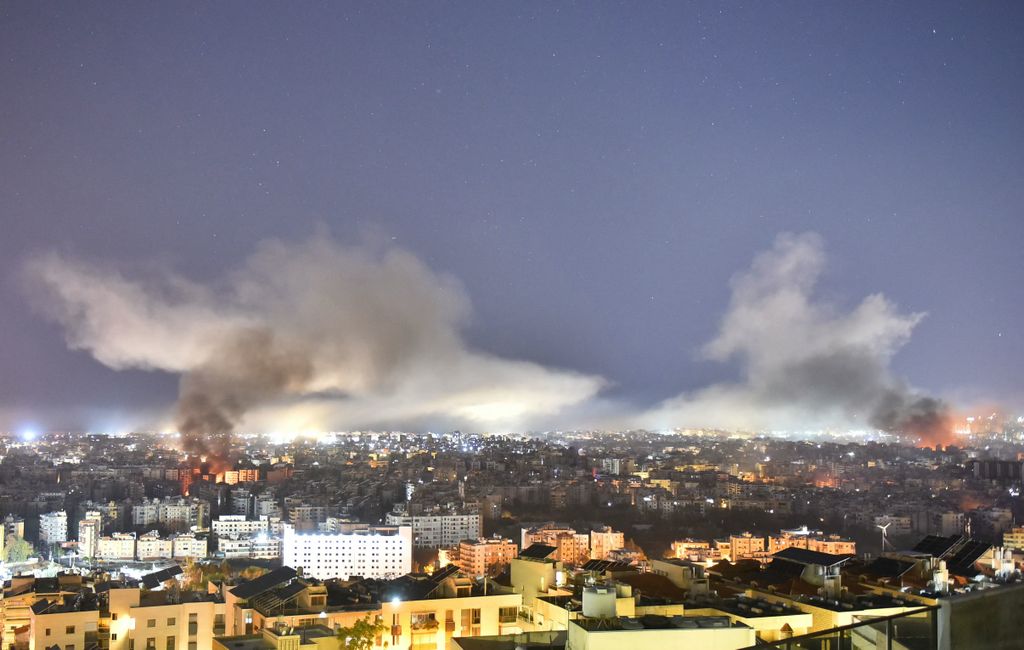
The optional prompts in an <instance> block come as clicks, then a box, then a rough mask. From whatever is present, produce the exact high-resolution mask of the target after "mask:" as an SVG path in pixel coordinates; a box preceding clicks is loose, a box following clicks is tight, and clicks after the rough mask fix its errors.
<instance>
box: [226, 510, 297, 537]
mask: <svg viewBox="0 0 1024 650" xmlns="http://www.w3.org/2000/svg"><path fill="white" fill-rule="evenodd" d="M283 525H284V524H283V523H282V522H281V520H280V519H278V518H277V517H260V518H259V519H258V520H256V521H253V520H251V519H247V518H246V517H245V516H243V515H221V516H220V517H218V518H217V519H216V520H215V521H214V522H213V524H212V525H211V528H212V529H213V533H214V534H215V535H217V536H221V535H224V536H227V537H251V536H254V535H277V536H280V535H281V534H282V532H283Z"/></svg>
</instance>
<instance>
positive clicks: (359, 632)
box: [338, 615, 384, 650]
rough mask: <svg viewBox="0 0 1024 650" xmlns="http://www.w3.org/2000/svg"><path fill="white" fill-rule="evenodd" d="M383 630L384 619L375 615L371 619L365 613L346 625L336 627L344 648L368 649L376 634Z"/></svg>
mask: <svg viewBox="0 0 1024 650" xmlns="http://www.w3.org/2000/svg"><path fill="white" fill-rule="evenodd" d="M383 632H384V621H382V620H380V619H379V618H377V617H374V618H373V620H371V619H370V616H369V615H367V616H366V618H362V619H359V620H358V621H356V622H355V623H353V624H352V625H350V626H348V627H339V628H338V639H339V640H340V641H341V647H342V648H345V650H370V649H371V648H373V645H374V641H375V640H376V639H377V635H378V634H381V633H383Z"/></svg>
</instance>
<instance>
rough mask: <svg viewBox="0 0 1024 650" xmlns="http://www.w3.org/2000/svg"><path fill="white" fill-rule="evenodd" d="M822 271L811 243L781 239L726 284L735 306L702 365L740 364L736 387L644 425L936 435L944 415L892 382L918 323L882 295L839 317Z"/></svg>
mask: <svg viewBox="0 0 1024 650" xmlns="http://www.w3.org/2000/svg"><path fill="white" fill-rule="evenodd" d="M824 265H825V254H824V250H823V245H822V242H821V239H820V238H819V237H818V236H816V235H814V234H801V235H788V234H787V235H780V236H779V237H778V239H777V240H776V242H775V246H774V247H773V248H772V249H771V250H770V251H767V252H765V253H762V254H761V255H759V256H758V257H757V258H756V259H755V260H754V262H753V264H752V265H751V267H750V269H748V270H747V271H745V272H743V273H740V274H739V275H737V276H735V277H734V278H733V280H732V283H731V284H732V300H731V302H730V305H729V309H728V311H727V313H726V314H725V316H724V318H723V319H722V323H721V326H720V328H719V332H718V335H717V336H716V337H715V339H714V340H712V341H711V342H710V343H708V344H707V345H706V346H705V347H704V349H703V352H704V355H705V356H706V358H708V359H710V360H715V361H737V362H739V365H740V367H741V368H742V379H741V381H739V382H736V383H727V384H718V385H714V386H710V387H707V388H704V389H702V390H699V391H696V392H693V393H688V394H683V395H680V396H678V397H675V398H672V399H669V400H667V401H665V402H664V403H662V404H661V405H659V407H658V408H656V409H655V410H654V411H652V412H650V413H648V414H647V415H646V416H644V418H643V419H644V421H645V424H646V425H647V426H651V427H655V428H669V427H708V428H720V429H733V430H735V429H740V430H755V431H756V430H766V429H775V430H781V429H809V428H817V427H822V426H837V427H853V428H862V429H868V428H878V429H885V430H900V431H907V432H910V433H916V434H919V435H922V436H924V437H931V436H936V437H937V436H939V435H941V430H942V428H943V427H944V426H945V424H946V422H945V417H946V416H945V407H944V405H943V404H942V403H941V402H939V401H938V400H935V399H932V398H929V397H926V396H922V395H920V394H918V393H917V392H915V391H914V390H912V389H911V388H909V387H908V386H907V385H906V384H905V383H904V382H903V381H902V380H900V379H898V378H896V377H894V376H893V375H892V373H891V372H890V370H889V362H890V360H891V358H892V356H893V354H895V353H896V351H897V350H899V349H900V347H901V346H903V345H904V344H905V343H906V342H907V341H908V340H909V338H910V335H911V333H912V332H913V330H914V327H915V326H916V325H917V324H918V323H919V322H920V321H921V319H922V318H923V317H924V314H921V313H910V314H906V313H901V312H900V311H899V310H898V309H897V308H896V307H895V306H894V305H893V304H892V303H891V302H889V301H888V300H887V299H886V298H885V297H884V296H882V295H880V294H874V295H871V296H868V297H867V298H865V299H864V300H863V301H862V302H861V303H860V304H859V305H858V306H857V307H855V308H854V309H852V310H850V311H843V310H842V309H840V308H838V307H836V306H835V305H832V304H829V303H827V302H824V301H822V300H819V299H817V298H816V297H815V295H814V288H815V285H816V283H817V281H818V278H819V277H820V275H821V272H822V270H823V268H824Z"/></svg>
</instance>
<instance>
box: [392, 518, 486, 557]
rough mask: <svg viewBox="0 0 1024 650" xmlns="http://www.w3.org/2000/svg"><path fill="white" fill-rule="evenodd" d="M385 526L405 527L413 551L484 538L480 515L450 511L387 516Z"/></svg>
mask: <svg viewBox="0 0 1024 650" xmlns="http://www.w3.org/2000/svg"><path fill="white" fill-rule="evenodd" d="M385 522H386V523H387V525H388V526H408V527H409V528H410V529H411V530H412V537H413V544H414V545H415V547H416V548H444V547H450V546H456V545H458V544H459V542H461V541H462V540H464V539H477V538H479V537H481V536H482V535H483V518H482V517H481V516H480V513H479V511H450V512H445V513H441V512H438V513H433V514H424V515H410V514H407V513H403V512H389V513H388V515H387V517H386V519H385Z"/></svg>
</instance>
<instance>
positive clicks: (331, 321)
mask: <svg viewBox="0 0 1024 650" xmlns="http://www.w3.org/2000/svg"><path fill="white" fill-rule="evenodd" d="M26 271H27V278H28V279H29V280H30V282H31V284H30V289H31V295H32V296H33V297H35V298H37V299H38V303H39V306H40V307H41V308H42V309H43V310H44V312H45V313H46V314H47V315H49V316H50V317H51V318H53V319H55V320H56V321H57V322H59V323H60V324H61V325H63V327H64V329H65V332H66V338H67V342H68V345H69V346H70V347H72V348H74V349H79V350H87V351H88V352H89V353H91V354H92V355H93V356H94V357H95V358H96V359H97V360H98V361H100V362H101V363H103V364H105V365H107V366H109V367H111V368H114V369H127V368H141V369H152V370H163V371H167V372H172V373H177V374H179V375H180V393H179V399H178V403H177V426H178V429H179V431H180V432H181V433H182V436H183V438H184V440H185V449H186V450H187V451H190V452H195V453H207V454H212V455H215V456H222V455H223V453H224V449H223V447H222V444H223V443H222V442H217V441H223V440H224V436H225V434H229V433H231V432H234V431H237V430H239V429H242V428H245V429H248V430H263V431H292V432H294V431H303V430H324V429H353V428H360V427H369V426H375V425H378V424H393V425H396V426H399V425H410V424H412V423H415V424H416V425H419V426H423V425H429V424H439V425H441V426H472V427H474V428H476V429H485V430H487V429H490V430H494V429H512V428H516V427H518V426H521V425H522V424H523V423H525V422H527V421H529V420H531V419H532V418H537V417H541V416H550V415H552V414H555V413H557V412H559V411H560V410H562V409H563V408H565V407H568V406H571V405H574V404H580V403H583V402H585V401H586V400H588V399H590V398H591V397H592V396H594V395H595V394H596V393H597V392H598V391H599V390H600V389H601V387H602V385H603V380H602V379H601V378H599V377H595V376H588V375H582V374H577V373H573V372H570V371H562V370H555V369H549V368H546V367H543V366H541V365H538V364H535V363H530V362H525V361H516V360H510V359H504V358H500V357H496V356H493V355H489V354H486V353H482V352H478V351H475V350H472V349H470V348H469V347H468V346H467V345H466V343H465V341H464V340H463V338H462V336H461V328H462V326H463V324H464V322H465V320H466V318H467V316H468V315H469V303H468V300H467V298H466V296H465V294H464V292H463V290H462V288H461V286H460V285H459V284H458V283H457V282H456V281H455V280H454V279H452V278H451V277H449V276H446V275H443V274H439V273H435V272H433V271H431V270H430V269H429V268H427V267H426V266H425V265H424V264H423V263H422V262H421V261H420V260H419V259H417V258H416V257H415V256H414V255H412V254H411V253H409V252H407V251H404V250H401V249H397V248H388V249H384V250H373V249H370V248H366V247H361V248H352V247H345V246H342V245H339V244H337V243H336V242H334V241H332V240H331V239H329V238H327V237H325V236H317V237H314V238H312V239H310V240H308V241H305V242H301V243H288V242H283V241H276V240H275V241H269V242H265V243H264V244H262V245H261V246H260V247H259V248H258V249H257V250H256V252H255V253H254V254H253V255H252V256H250V257H249V258H248V259H247V260H246V262H245V263H244V264H243V265H242V266H241V268H239V269H238V270H236V271H234V272H232V273H229V274H228V275H226V276H225V277H223V278H221V279H219V280H218V281H216V282H211V283H208V284H198V283H195V282H192V281H190V280H188V279H185V278H184V277H182V276H180V275H177V274H174V273H168V272H162V273H158V274H156V277H138V276H136V277H127V276H126V275H124V274H123V273H121V272H119V271H117V270H113V269H108V268H100V267H98V266H95V265H90V264H87V263H83V262H81V261H77V260H71V259H67V258H65V257H61V256H58V255H56V254H49V255H44V256H41V257H37V258H35V259H33V260H31V261H30V262H29V263H28V265H27V267H26Z"/></svg>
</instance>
